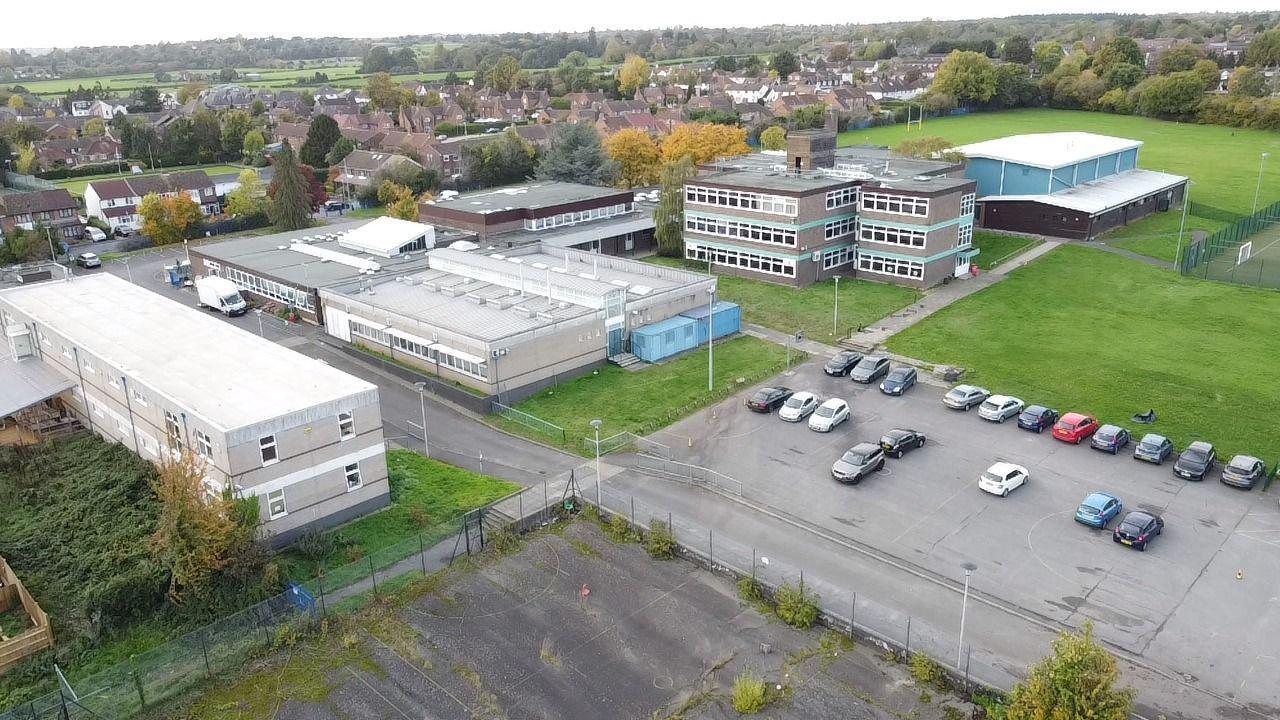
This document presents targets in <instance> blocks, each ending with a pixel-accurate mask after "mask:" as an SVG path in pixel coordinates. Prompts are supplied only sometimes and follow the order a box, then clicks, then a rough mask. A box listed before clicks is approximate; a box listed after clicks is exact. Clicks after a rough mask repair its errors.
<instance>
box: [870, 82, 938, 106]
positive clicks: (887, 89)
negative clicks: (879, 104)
mask: <svg viewBox="0 0 1280 720" xmlns="http://www.w3.org/2000/svg"><path fill="white" fill-rule="evenodd" d="M862 90H863V91H864V92H865V93H866V94H867V97H869V98H871V99H872V100H876V101H880V100H884V99H885V98H888V99H890V100H914V99H916V98H917V97H920V96H921V95H923V94H924V93H925V92H927V91H928V90H929V82H928V81H927V80H925V79H924V78H921V79H919V80H915V81H912V82H908V81H906V80H898V79H893V78H889V79H886V80H880V81H878V82H872V83H867V84H866V85H864V86H863V87H862Z"/></svg>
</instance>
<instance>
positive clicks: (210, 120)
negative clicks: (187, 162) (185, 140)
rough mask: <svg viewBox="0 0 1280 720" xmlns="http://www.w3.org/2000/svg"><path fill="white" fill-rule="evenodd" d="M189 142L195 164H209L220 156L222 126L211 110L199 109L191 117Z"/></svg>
mask: <svg viewBox="0 0 1280 720" xmlns="http://www.w3.org/2000/svg"><path fill="white" fill-rule="evenodd" d="M191 142H192V144H193V146H194V148H193V149H194V150H195V160H196V162H202V163H210V162H213V161H215V160H217V159H218V157H219V156H220V155H222V125H221V124H220V123H219V122H218V116H217V115H215V114H214V113H213V111H212V110H208V109H205V108H201V109H199V110H197V111H196V112H195V114H194V115H192V116H191Z"/></svg>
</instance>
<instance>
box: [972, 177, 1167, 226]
mask: <svg viewBox="0 0 1280 720" xmlns="http://www.w3.org/2000/svg"><path fill="white" fill-rule="evenodd" d="M1186 181H1187V178H1185V177H1183V176H1182V175H1171V174H1169V173H1162V172H1156V171H1154V170H1142V169H1133V170H1126V171H1124V172H1122V173H1117V174H1115V175H1107V176H1106V177H1102V178H1098V179H1097V180H1090V181H1089V182H1086V183H1081V184H1079V185H1076V186H1075V187H1071V188H1067V189H1066V190H1059V191H1058V192H1055V193H1053V194H1051V195H989V196H987V197H983V198H978V200H979V201H982V202H985V201H996V202H999V201H1004V200H1021V201H1025V202H1037V203H1043V204H1045V205H1052V206H1054V207H1061V208H1067V209H1068V210H1078V211H1080V212H1087V213H1089V214H1090V215H1097V214H1099V213H1103V212H1106V211H1107V210H1110V209H1112V208H1117V207H1120V206H1121V205H1125V204H1127V203H1130V202H1133V201H1134V200H1137V199H1138V198H1141V197H1146V196H1147V195H1150V194H1152V193H1157V192H1160V191H1161V190H1167V189H1169V188H1173V187H1177V186H1178V185H1181V184H1182V183H1185V182H1186Z"/></svg>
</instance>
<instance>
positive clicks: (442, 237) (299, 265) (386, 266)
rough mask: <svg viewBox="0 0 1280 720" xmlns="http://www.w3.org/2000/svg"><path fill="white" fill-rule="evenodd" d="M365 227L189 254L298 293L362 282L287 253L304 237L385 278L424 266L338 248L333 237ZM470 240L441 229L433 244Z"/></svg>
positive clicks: (420, 255) (346, 225)
mask: <svg viewBox="0 0 1280 720" xmlns="http://www.w3.org/2000/svg"><path fill="white" fill-rule="evenodd" d="M369 222H370V221H369V220H354V221H350V222H340V223H334V224H331V225H323V226H320V227H313V228H307V229H306V230H294V231H291V232H285V233H276V234H274V235H258V236H254V237H243V238H236V239H235V240H225V241H223V242H219V243H211V244H205V245H201V246H199V247H192V248H191V252H192V254H195V255H202V256H204V257H207V258H209V259H211V260H215V261H221V262H224V263H229V264H232V265H236V266H239V267H241V268H244V269H245V270H248V271H251V272H256V273H258V274H261V275H268V276H270V277H272V278H275V279H278V280H282V281H284V282H286V283H289V284H290V285H293V286H294V287H299V288H320V287H327V286H329V285H334V284H340V283H344V282H347V281H349V280H352V279H355V278H358V277H363V276H362V275H361V274H360V271H359V269H358V268H356V267H352V266H350V265H343V264H342V263H338V262H322V261H321V260H320V258H318V257H313V256H310V255H303V254H302V253H299V252H296V251H293V250H290V249H289V246H290V245H291V244H293V243H294V242H296V241H298V240H300V239H302V238H304V237H311V238H316V237H325V238H326V239H324V240H322V241H320V242H314V243H311V246H312V247H318V248H323V249H326V250H332V251H335V252H340V253H342V254H344V255H349V256H351V257H353V258H359V259H361V260H371V261H373V262H376V263H378V265H380V266H381V267H382V273H383V274H392V275H395V274H402V273H404V272H406V271H408V270H413V269H416V268H420V267H424V266H426V264H427V259H426V253H424V252H421V251H418V252H413V253H409V254H408V257H405V256H403V255H397V256H396V257H394V258H386V257H381V256H377V255H372V254H369V253H362V252H355V251H352V250H350V249H347V248H344V247H341V246H340V245H338V241H337V238H336V236H337V235H339V234H342V233H346V232H348V231H351V230H354V229H356V228H358V227H361V226H363V225H365V224H367V223H369ZM329 236H334V237H332V238H330V237H329ZM471 237H474V236H473V235H471V234H468V233H459V232H441V231H440V229H439V228H437V232H436V242H437V243H440V244H445V245H447V244H449V243H451V242H454V241H456V240H463V239H467V238H471Z"/></svg>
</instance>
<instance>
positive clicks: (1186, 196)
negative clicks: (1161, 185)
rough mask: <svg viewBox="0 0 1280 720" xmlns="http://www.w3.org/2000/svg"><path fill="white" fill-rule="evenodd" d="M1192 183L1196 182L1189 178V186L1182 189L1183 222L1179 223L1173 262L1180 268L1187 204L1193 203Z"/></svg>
mask: <svg viewBox="0 0 1280 720" xmlns="http://www.w3.org/2000/svg"><path fill="white" fill-rule="evenodd" d="M1192 185H1195V183H1193V182H1191V181H1190V180H1188V181H1187V186H1186V187H1185V188H1183V190H1182V222H1181V223H1179V224H1178V247H1177V249H1175V250H1174V251H1173V262H1174V264H1176V265H1178V267H1179V268H1181V267H1182V265H1181V263H1180V262H1179V260H1180V258H1179V257H1178V256H1179V255H1181V254H1182V233H1183V232H1184V231H1186V229H1187V206H1189V205H1190V204H1191V186H1192Z"/></svg>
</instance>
